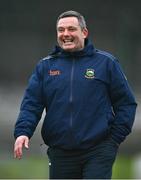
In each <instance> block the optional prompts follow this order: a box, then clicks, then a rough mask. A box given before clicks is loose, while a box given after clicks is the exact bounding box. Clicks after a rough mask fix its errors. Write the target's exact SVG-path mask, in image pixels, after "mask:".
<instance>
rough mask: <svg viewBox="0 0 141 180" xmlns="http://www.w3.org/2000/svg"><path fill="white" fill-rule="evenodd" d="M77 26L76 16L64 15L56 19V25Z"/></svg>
mask: <svg viewBox="0 0 141 180" xmlns="http://www.w3.org/2000/svg"><path fill="white" fill-rule="evenodd" d="M68 26H79V22H78V19H77V18H76V17H65V18H61V19H60V20H59V21H58V24H57V27H68Z"/></svg>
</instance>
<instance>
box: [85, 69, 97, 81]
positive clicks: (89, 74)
mask: <svg viewBox="0 0 141 180" xmlns="http://www.w3.org/2000/svg"><path fill="white" fill-rule="evenodd" d="M85 77H86V78H88V79H93V78H94V77H95V71H94V69H87V70H86V73H85Z"/></svg>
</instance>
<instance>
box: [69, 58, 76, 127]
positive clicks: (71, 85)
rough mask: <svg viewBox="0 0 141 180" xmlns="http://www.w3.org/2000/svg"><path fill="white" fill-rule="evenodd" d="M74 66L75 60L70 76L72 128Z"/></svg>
mask: <svg viewBox="0 0 141 180" xmlns="http://www.w3.org/2000/svg"><path fill="white" fill-rule="evenodd" d="M74 65H75V59H73V62H72V68H71V76H70V98H69V101H70V103H71V112H70V126H71V127H72V119H73V118H72V114H73V108H72V102H73V78H74Z"/></svg>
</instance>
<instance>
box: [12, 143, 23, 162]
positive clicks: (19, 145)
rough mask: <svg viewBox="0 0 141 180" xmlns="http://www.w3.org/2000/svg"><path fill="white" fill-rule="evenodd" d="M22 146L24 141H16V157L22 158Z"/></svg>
mask: <svg viewBox="0 0 141 180" xmlns="http://www.w3.org/2000/svg"><path fill="white" fill-rule="evenodd" d="M22 147H23V143H19V142H18V143H15V147H14V157H15V158H18V159H21V157H22Z"/></svg>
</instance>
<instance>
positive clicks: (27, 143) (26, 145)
mask: <svg viewBox="0 0 141 180" xmlns="http://www.w3.org/2000/svg"><path fill="white" fill-rule="evenodd" d="M24 146H25V148H26V149H28V148H29V139H28V138H27V139H26V140H25V142H24Z"/></svg>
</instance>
